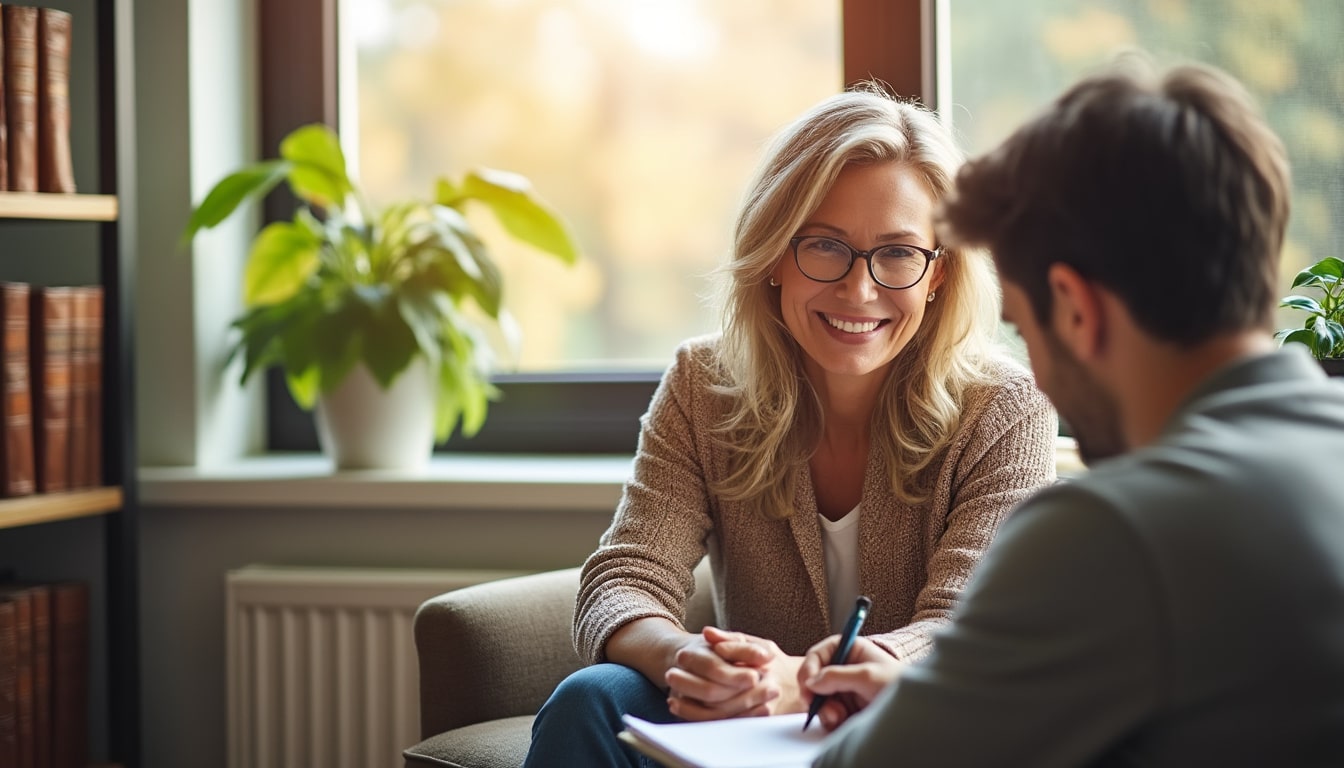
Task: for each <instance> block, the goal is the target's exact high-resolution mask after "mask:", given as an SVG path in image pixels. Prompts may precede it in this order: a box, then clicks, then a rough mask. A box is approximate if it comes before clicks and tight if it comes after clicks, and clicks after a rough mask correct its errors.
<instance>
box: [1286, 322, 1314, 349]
mask: <svg viewBox="0 0 1344 768" xmlns="http://www.w3.org/2000/svg"><path fill="white" fill-rule="evenodd" d="M1283 343H1284V344H1293V343H1297V344H1302V345H1304V346H1306V348H1307V349H1309V350H1311V353H1312V354H1313V355H1315V354H1316V333H1315V332H1314V331H1309V330H1307V329H1306V328H1298V329H1297V330H1295V331H1293V332H1292V333H1289V334H1288V335H1287V336H1284V337H1283Z"/></svg>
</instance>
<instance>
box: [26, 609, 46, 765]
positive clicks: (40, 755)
mask: <svg viewBox="0 0 1344 768" xmlns="http://www.w3.org/2000/svg"><path fill="white" fill-rule="evenodd" d="M26 590H27V592H28V595H29V597H30V599H31V601H32V604H33V765H35V766H36V768H51V590H50V589H48V588H47V587H46V586H45V585H41V584H33V585H29V586H27V587H26Z"/></svg>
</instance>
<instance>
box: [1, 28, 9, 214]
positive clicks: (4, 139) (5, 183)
mask: <svg viewBox="0 0 1344 768" xmlns="http://www.w3.org/2000/svg"><path fill="white" fill-rule="evenodd" d="M6 90H8V89H7V88H5V14H4V13H0V192H2V191H5V190H7V189H9V127H8V126H7V125H5V91H6Z"/></svg>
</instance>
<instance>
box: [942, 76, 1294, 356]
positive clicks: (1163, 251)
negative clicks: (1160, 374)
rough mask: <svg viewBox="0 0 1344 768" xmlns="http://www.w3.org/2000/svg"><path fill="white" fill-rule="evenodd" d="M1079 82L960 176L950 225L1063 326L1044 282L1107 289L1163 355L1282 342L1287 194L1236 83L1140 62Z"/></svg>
mask: <svg viewBox="0 0 1344 768" xmlns="http://www.w3.org/2000/svg"><path fill="white" fill-rule="evenodd" d="M1123 64H1124V66H1117V67H1116V68H1114V69H1112V70H1110V71H1108V72H1107V73H1105V74H1102V75H1097V76H1094V77H1090V78H1088V79H1085V80H1083V81H1081V82H1079V83H1078V84H1077V85H1075V86H1074V87H1073V88H1071V89H1070V90H1069V91H1067V92H1066V93H1065V94H1064V95H1063V96H1061V97H1060V98H1059V99H1058V100H1057V101H1056V102H1055V103H1054V104H1053V105H1052V106H1051V107H1050V108H1048V109H1047V110H1046V111H1045V112H1044V113H1043V114H1042V115H1040V116H1039V117H1037V118H1036V119H1035V120H1033V121H1032V122H1030V123H1028V124H1027V125H1025V126H1023V127H1022V128H1020V129H1019V130H1018V131H1017V132H1016V133H1014V134H1013V135H1012V136H1011V137H1010V138H1009V139H1008V140H1007V141H1005V142H1004V143H1003V144H1002V145H1001V146H1000V147H999V148H998V149H996V150H994V151H993V152H991V153H989V154H988V155H986V156H984V157H982V158H979V159H977V160H974V161H972V162H970V163H968V164H967V165H966V166H965V167H963V169H962V171H961V173H960V174H959V175H958V177H957V186H956V190H955V193H954V195H952V197H951V198H950V200H949V201H948V203H947V207H946V209H945V214H944V218H945V223H946V224H948V225H950V229H951V231H952V233H953V234H954V235H955V236H956V237H957V238H958V239H959V240H963V241H970V242H972V243H976V244H982V245H987V246H989V247H990V249H991V250H992V251H993V253H994V257H995V261H996V263H997V265H998V268H999V273H1000V276H1001V277H1002V278H1003V279H1005V280H1010V281H1012V282H1014V283H1016V284H1017V285H1018V286H1019V287H1021V288H1022V289H1023V290H1024V291H1026V293H1027V295H1028V296H1029V297H1030V299H1031V304H1032V309H1033V310H1034V312H1035V314H1036V318H1037V320H1039V321H1040V322H1046V321H1047V319H1048V318H1049V316H1050V302H1051V299H1050V290H1049V288H1048V286H1047V280H1046V272H1047V268H1048V267H1049V266H1050V265H1051V264H1054V263H1062V264H1066V265H1068V266H1070V267H1072V268H1073V269H1074V270H1076V271H1077V272H1078V273H1079V274H1080V275H1082V276H1083V277H1085V278H1087V279H1088V280H1091V281H1093V282H1095V283H1098V284H1100V285H1101V286H1103V287H1105V288H1106V289H1107V290H1109V291H1110V292H1111V293H1113V294H1114V295H1115V296H1117V297H1118V298H1119V299H1120V300H1121V301H1122V302H1124V304H1125V305H1126V306H1127V307H1128V308H1129V311H1130V312H1131V313H1132V315H1133V317H1134V319H1135V321H1136V322H1137V323H1138V324H1139V326H1140V327H1141V328H1142V329H1143V330H1144V331H1146V332H1147V333H1149V334H1150V335H1152V336H1153V337H1154V338H1155V339H1159V340H1162V341H1166V342H1169V343H1173V344H1176V345H1180V346H1193V345H1195V344H1199V343H1200V342H1203V341H1205V340H1207V339H1209V338H1212V337H1214V336H1217V335H1219V334H1224V333H1230V332H1237V331H1244V330H1248V329H1255V328H1259V329H1265V330H1269V329H1270V328H1271V325H1272V322H1273V311H1274V306H1275V303H1276V301H1275V286H1276V281H1277V275H1278V261H1279V253H1280V250H1281V248H1282V245H1283V237H1284V230H1285V229H1286V227H1287V223H1288V196H1289V188H1290V178H1289V169H1288V159H1287V154H1286V152H1285V151H1284V148H1283V144H1282V142H1280V141H1279V139H1278V137H1277V136H1276V135H1275V134H1274V132H1273V131H1271V130H1270V128H1269V126H1268V125H1267V124H1266V123H1265V122H1264V119H1263V118H1262V117H1261V115H1260V113H1259V111H1258V110H1257V108H1256V107H1255V105H1254V104H1253V102H1252V100H1251V97H1250V96H1249V94H1247V93H1246V91H1245V89H1244V88H1242V87H1241V85H1239V84H1238V83H1237V82H1236V81H1235V80H1233V79H1232V78H1231V77H1229V76H1227V75H1226V74H1223V73H1222V72H1219V71H1217V70H1214V69H1211V68H1208V67H1203V66H1196V65H1188V66H1182V67H1178V68H1175V69H1172V70H1171V71H1169V72H1167V73H1166V74H1165V75H1158V74H1157V73H1154V72H1152V71H1151V69H1149V68H1147V67H1145V66H1142V62H1140V61H1138V60H1136V59H1131V60H1127V61H1125V62H1124V63H1123Z"/></svg>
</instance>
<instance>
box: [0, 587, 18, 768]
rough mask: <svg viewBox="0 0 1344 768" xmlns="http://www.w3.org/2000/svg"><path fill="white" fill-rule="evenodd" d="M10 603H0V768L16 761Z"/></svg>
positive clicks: (14, 631)
mask: <svg viewBox="0 0 1344 768" xmlns="http://www.w3.org/2000/svg"><path fill="white" fill-rule="evenodd" d="M18 631H19V630H18V624H17V616H16V614H15V608H14V604H13V603H5V602H0V768H15V766H17V765H18V761H19V723H18V715H19V680H18V672H19V634H18Z"/></svg>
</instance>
